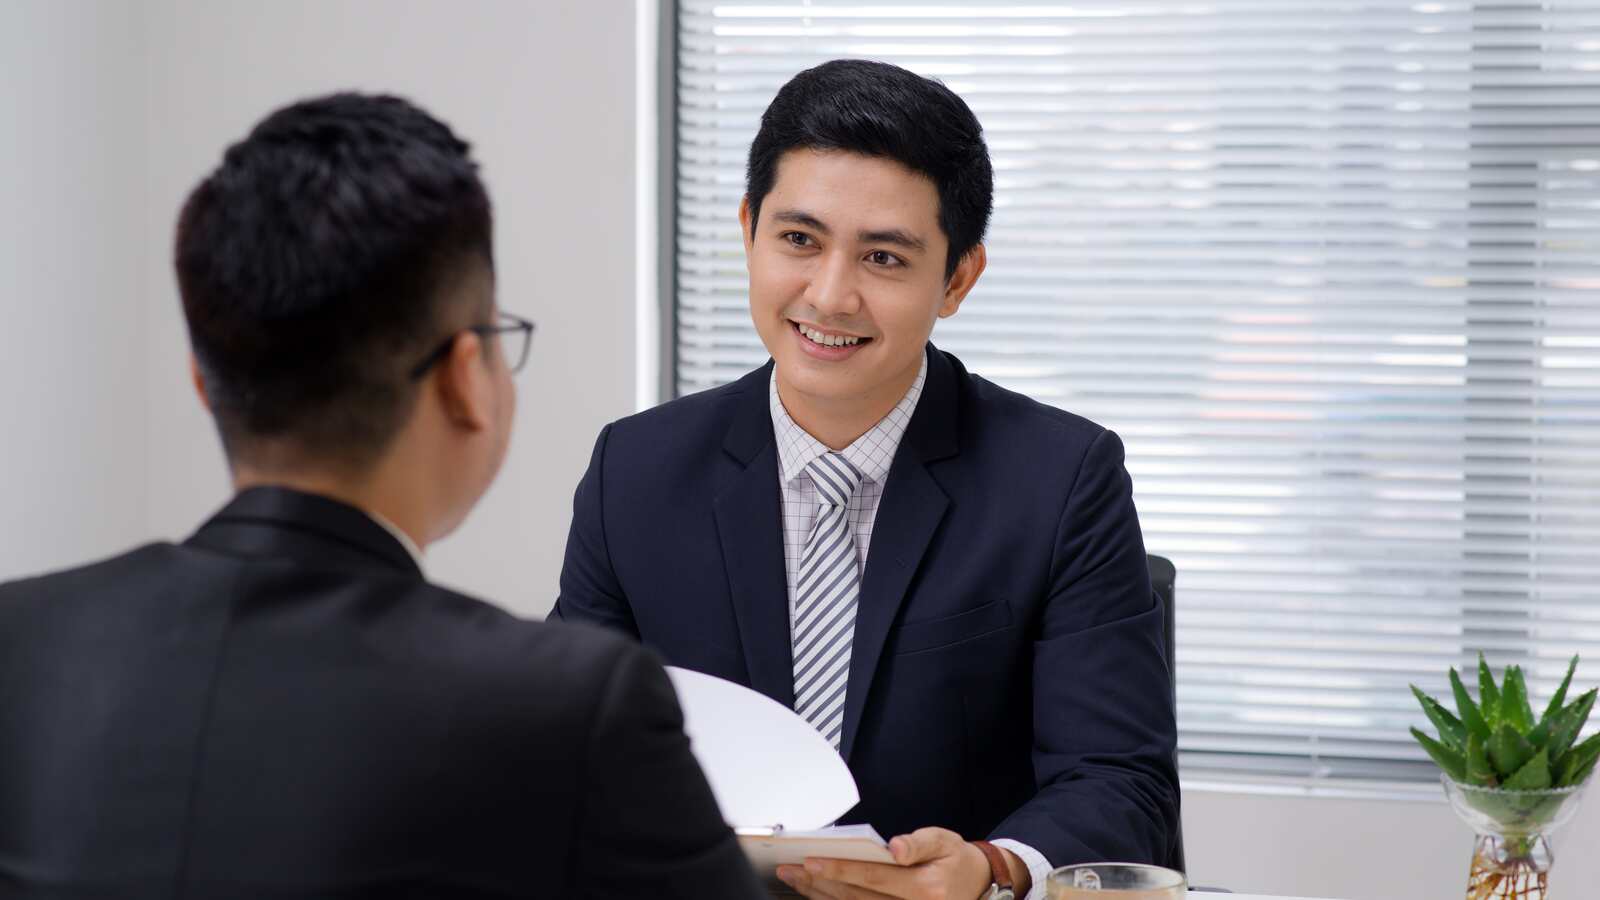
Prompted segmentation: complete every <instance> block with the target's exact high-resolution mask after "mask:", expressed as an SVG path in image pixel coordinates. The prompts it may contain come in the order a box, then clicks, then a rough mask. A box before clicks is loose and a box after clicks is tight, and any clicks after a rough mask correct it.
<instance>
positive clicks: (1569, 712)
mask: <svg viewBox="0 0 1600 900" xmlns="http://www.w3.org/2000/svg"><path fill="white" fill-rule="evenodd" d="M1597 690H1600V689H1592V690H1590V691H1589V692H1588V693H1586V694H1584V695H1583V696H1582V697H1579V698H1578V699H1576V700H1574V701H1572V704H1571V705H1570V706H1568V707H1567V708H1565V709H1563V710H1561V711H1560V712H1558V713H1556V718H1555V722H1554V724H1553V725H1551V727H1550V743H1549V744H1547V745H1546V746H1547V747H1548V748H1549V749H1550V753H1551V755H1552V756H1555V757H1557V758H1560V756H1561V754H1563V753H1565V752H1567V749H1568V748H1569V747H1571V746H1572V742H1573V741H1575V740H1577V739H1578V734H1579V733H1580V732H1582V731H1583V723H1584V722H1586V721H1588V720H1589V711H1590V710H1592V709H1594V700H1595V693H1596V691H1597Z"/></svg>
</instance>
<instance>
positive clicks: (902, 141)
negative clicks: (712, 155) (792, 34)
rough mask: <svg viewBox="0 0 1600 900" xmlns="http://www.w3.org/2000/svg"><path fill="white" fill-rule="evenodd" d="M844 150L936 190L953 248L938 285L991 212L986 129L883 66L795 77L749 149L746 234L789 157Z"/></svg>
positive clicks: (960, 106)
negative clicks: (896, 166) (881, 161)
mask: <svg viewBox="0 0 1600 900" xmlns="http://www.w3.org/2000/svg"><path fill="white" fill-rule="evenodd" d="M799 149H808V150H846V151H849V152H851V153H859V154H862V155H864V156H876V157H882V158H886V159H892V160H894V161H896V162H898V163H900V164H901V165H903V166H905V167H906V168H908V169H911V170H912V171H914V172H918V173H921V174H923V175H926V176H927V177H928V179H929V180H931V181H932V182H933V184H934V186H935V187H936V188H938V191H939V228H940V229H941V230H943V231H944V235H945V238H946V239H947V240H948V241H949V242H950V251H949V254H948V255H947V257H946V259H945V277H946V278H949V277H950V276H951V274H953V273H954V272H955V270H956V265H957V264H958V263H960V262H961V258H962V257H964V256H966V254H967V253H968V252H969V251H970V250H972V248H973V247H976V246H977V245H978V244H980V243H982V242H983V234H984V232H985V231H986V230H987V229H988V226H989V213H990V211H991V209H992V208H993V206H994V168H993V167H992V166H991V165H990V163H989V148H988V147H987V146H986V145H985V144H984V142H983V129H982V127H981V126H979V124H978V118H977V116H974V115H973V114H972V110H971V109H969V108H968V107H967V104H966V102H965V101H963V100H962V99H961V98H960V97H957V96H956V95H955V93H954V92H953V91H951V90H950V89H949V88H947V87H945V86H944V85H943V84H941V83H939V82H937V81H935V80H933V79H931V78H924V77H922V76H920V75H917V74H915V73H912V72H908V71H906V70H905V69H902V68H900V67H899V66H893V65H890V64H888V63H882V62H872V61H868V60H860V59H839V60H834V61H833V62H828V63H823V64H822V65H820V66H817V67H816V68H813V69H807V70H806V71H804V72H801V73H800V74H799V75H796V76H795V77H794V78H792V79H790V80H789V83H788V84H785V85H784V86H783V88H782V89H781V90H779V91H778V96H776V97H774V98H773V99H772V103H771V104H770V105H769V106H768V107H767V111H766V112H764V113H762V114H761V129H760V130H759V131H757V132H756V139H755V141H754V143H752V144H751V145H750V161H749V165H748V166H747V168H746V169H745V197H746V198H747V199H748V201H749V204H750V221H751V229H752V230H754V227H755V224H754V223H755V222H756V221H757V220H758V219H759V217H760V214H761V201H762V200H764V199H766V196H767V194H769V193H771V191H772V185H773V182H774V181H776V179H777V174H778V162H779V160H781V159H782V158H783V155H784V154H785V153H788V152H789V151H790V150H799Z"/></svg>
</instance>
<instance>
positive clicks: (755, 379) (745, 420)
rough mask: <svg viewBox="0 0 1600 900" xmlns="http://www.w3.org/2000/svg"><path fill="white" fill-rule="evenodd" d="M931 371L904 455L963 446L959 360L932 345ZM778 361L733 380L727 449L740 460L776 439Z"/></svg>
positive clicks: (935, 454) (936, 455) (934, 454)
mask: <svg viewBox="0 0 1600 900" xmlns="http://www.w3.org/2000/svg"><path fill="white" fill-rule="evenodd" d="M924 352H925V353H926V354H927V359H928V374H927V377H926V379H925V380H924V382H923V386H922V397H921V399H919V400H918V401H917V408H916V411H915V412H914V413H913V414H912V416H911V424H909V425H907V426H906V433H905V437H904V438H902V439H901V451H900V452H901V453H905V452H910V453H911V454H913V456H914V458H916V459H918V460H920V461H922V462H933V461H934V460H937V459H944V458H946V457H949V456H954V455H955V454H956V452H957V450H958V449H959V446H960V439H959V434H958V430H959V427H960V414H959V409H958V403H957V390H956V388H957V384H956V371H955V363H953V362H952V361H951V358H950V357H949V356H947V355H945V353H944V352H942V351H941V350H939V348H937V347H935V346H934V345H933V344H931V343H930V344H928V346H927V349H926V350H925V351H924ZM773 365H774V363H773V362H772V360H767V364H766V365H764V366H762V367H761V368H759V369H756V370H755V371H754V372H751V373H749V374H747V375H745V376H744V377H743V378H740V379H739V380H738V381H736V382H734V385H733V391H734V393H735V394H737V395H738V399H737V400H735V401H734V402H735V403H736V404H737V407H736V412H735V413H734V419H733V424H732V425H731V426H730V427H729V428H728V433H727V436H726V437H725V438H724V439H723V442H722V448H723V449H724V450H726V451H727V453H728V455H730V456H732V457H733V458H734V459H737V460H738V461H739V462H741V463H743V464H745V465H749V464H750V461H751V460H753V459H755V457H756V454H758V453H760V452H761V451H762V450H763V449H765V448H766V447H767V445H768V444H771V443H772V442H773V434H772V409H771V405H770V395H769V392H768V386H769V384H770V383H771V380H772V368H773Z"/></svg>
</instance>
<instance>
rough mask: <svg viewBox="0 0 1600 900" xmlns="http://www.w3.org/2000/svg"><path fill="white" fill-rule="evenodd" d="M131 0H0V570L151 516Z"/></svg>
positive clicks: (53, 562) (43, 561)
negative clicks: (107, 0)
mask: <svg viewBox="0 0 1600 900" xmlns="http://www.w3.org/2000/svg"><path fill="white" fill-rule="evenodd" d="M137 13H138V10H137V7H135V6H133V5H131V4H106V5H91V4H87V3H42V2H27V3H15V2H6V3H0V581H4V580H6V579H8V578H14V577H17V576H20V575H23V574H30V573H34V572H38V571H41V570H45V569H51V568H58V567H62V566H66V565H69V564H73V563H77V562H81V561H83V560H84V559H86V558H90V557H98V556H104V555H109V554H111V553H113V552H116V551H118V550H121V549H122V548H123V547H125V546H127V545H128V544H130V543H132V542H134V541H135V540H137V539H138V538H139V536H140V533H141V532H142V531H143V529H144V518H143V510H144V417H143V415H142V407H143V404H144V392H143V389H142V383H143V378H142V372H143V368H142V367H143V365H144V362H143V361H144V345H143V336H144V317H143V311H142V308H141V304H140V299H141V280H142V274H143V271H144V269H143V262H142V259H143V248H142V247H141V246H140V243H139V240H138V236H139V227H140V225H141V220H140V210H141V208H142V202H143V189H142V183H141V179H140V178H139V173H140V171H141V168H142V165H143V163H142V156H141V155H142V153H143V150H144V147H143V145H142V143H141V142H140V141H139V140H138V136H139V135H140V133H141V132H140V128H141V122H142V119H143V110H142V104H143V93H142V85H141V79H140V74H141V72H142V71H143V65H144V56H143V53H144V51H143V46H142V42H141V40H140V27H139V26H140V23H139V20H138V15H137Z"/></svg>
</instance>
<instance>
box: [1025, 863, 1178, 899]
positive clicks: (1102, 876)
mask: <svg viewBox="0 0 1600 900" xmlns="http://www.w3.org/2000/svg"><path fill="white" fill-rule="evenodd" d="M1188 889H1189V888H1188V884H1187V883H1186V882H1185V881H1184V880H1183V873H1181V872H1174V871H1172V870H1171V869H1163V868H1161V867H1160V866H1142V865H1138V864H1136V863H1084V864H1082V865H1077V866H1063V867H1062V868H1059V869H1056V870H1055V871H1054V872H1051V873H1050V878H1049V879H1048V880H1047V881H1045V885H1044V895H1045V896H1046V897H1048V898H1049V900H1184V895H1185V892H1187V891H1188Z"/></svg>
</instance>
